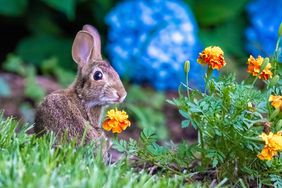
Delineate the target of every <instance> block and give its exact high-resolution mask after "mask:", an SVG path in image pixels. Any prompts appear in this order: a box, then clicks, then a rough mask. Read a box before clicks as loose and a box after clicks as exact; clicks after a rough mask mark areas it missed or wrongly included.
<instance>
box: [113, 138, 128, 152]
mask: <svg viewBox="0 0 282 188" xmlns="http://www.w3.org/2000/svg"><path fill="white" fill-rule="evenodd" d="M113 148H114V149H116V150H118V151H119V152H125V151H127V149H126V148H127V143H126V141H125V140H113Z"/></svg>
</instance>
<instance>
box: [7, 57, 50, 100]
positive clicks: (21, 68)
mask: <svg viewBox="0 0 282 188" xmlns="http://www.w3.org/2000/svg"><path fill="white" fill-rule="evenodd" d="M4 69H5V70H6V71H9V72H14V73H17V74H19V75H21V76H22V77H23V78H24V79H25V87H24V94H25V96H27V97H30V98H31V99H33V100H34V101H40V100H41V99H42V98H43V97H44V96H45V90H44V88H42V87H41V86H40V85H39V84H38V83H37V82H36V70H35V68H34V67H33V66H31V65H29V66H28V65H25V64H24V63H23V61H22V59H21V58H19V57H18V56H15V55H13V54H9V55H8V57H7V60H6V61H5V63H4Z"/></svg>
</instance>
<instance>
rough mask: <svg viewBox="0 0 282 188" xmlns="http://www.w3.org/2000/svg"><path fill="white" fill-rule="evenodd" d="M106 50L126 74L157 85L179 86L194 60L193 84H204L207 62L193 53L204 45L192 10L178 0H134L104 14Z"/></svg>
mask: <svg viewBox="0 0 282 188" xmlns="http://www.w3.org/2000/svg"><path fill="white" fill-rule="evenodd" d="M106 23H107V24H108V25H109V36H108V46H107V49H108V53H109V57H110V59H111V62H112V64H113V66H114V67H115V69H116V70H117V71H118V72H119V74H120V75H121V76H122V77H126V78H129V79H130V80H132V81H135V82H138V83H140V82H146V83H150V84H151V85H152V86H153V87H155V88H156V89H158V90H175V89H177V88H178V86H179V82H181V81H184V77H185V75H184V73H183V65H184V62H185V60H190V62H191V64H192V65H193V66H191V70H190V72H189V80H190V81H191V82H190V83H191V86H192V87H193V86H194V87H197V88H199V89H202V88H203V87H204V82H203V79H202V78H203V76H204V72H205V70H204V68H203V67H202V66H201V65H199V64H197V63H196V61H194V60H195V59H197V56H198V54H199V52H200V51H201V45H200V42H199V39H198V38H197V32H198V27H197V24H196V21H195V19H194V16H193V14H192V12H191V10H190V9H189V7H188V6H187V4H185V3H184V2H182V1H180V0H166V1H163V0H130V1H124V2H122V3H120V4H118V5H117V6H116V7H115V8H114V9H113V10H112V11H111V12H110V13H109V15H108V16H107V17H106Z"/></svg>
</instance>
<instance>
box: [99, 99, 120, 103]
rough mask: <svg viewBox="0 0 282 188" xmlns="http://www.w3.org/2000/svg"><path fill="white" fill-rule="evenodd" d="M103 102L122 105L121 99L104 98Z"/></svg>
mask: <svg viewBox="0 0 282 188" xmlns="http://www.w3.org/2000/svg"><path fill="white" fill-rule="evenodd" d="M103 101H104V102H106V103H109V104H117V103H120V98H104V99H103Z"/></svg>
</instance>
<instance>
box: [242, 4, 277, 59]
mask: <svg viewBox="0 0 282 188" xmlns="http://www.w3.org/2000/svg"><path fill="white" fill-rule="evenodd" d="M281 7H282V1H281V0H272V1H265V0H255V1H252V2H251V3H250V4H249V5H248V6H247V12H248V14H249V19H250V27H249V28H247V30H246V37H247V46H246V47H247V50H248V51H249V52H250V53H251V54H253V55H255V56H258V55H260V54H262V55H263V56H270V55H272V54H273V52H274V50H275V47H276V41H277V37H278V33H277V31H278V29H279V25H280V23H281V20H282V11H281ZM280 44H281V45H282V43H280ZM281 45H280V50H282V46H281ZM279 61H280V62H281V61H282V57H281V56H280V57H279Z"/></svg>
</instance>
